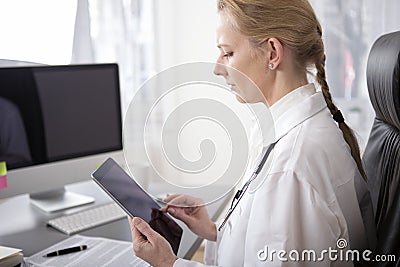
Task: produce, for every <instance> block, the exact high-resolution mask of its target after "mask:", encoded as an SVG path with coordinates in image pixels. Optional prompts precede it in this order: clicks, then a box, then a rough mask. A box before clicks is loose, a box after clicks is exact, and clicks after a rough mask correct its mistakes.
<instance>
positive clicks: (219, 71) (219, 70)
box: [214, 57, 228, 77]
mask: <svg viewBox="0 0 400 267" xmlns="http://www.w3.org/2000/svg"><path fill="white" fill-rule="evenodd" d="M214 74H215V75H217V76H218V75H221V76H223V77H226V76H227V75H228V72H227V70H226V67H225V65H224V64H223V63H222V60H221V57H218V59H217V62H216V63H215V67H214Z"/></svg>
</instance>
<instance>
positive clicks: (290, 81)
mask: <svg viewBox="0 0 400 267" xmlns="http://www.w3.org/2000/svg"><path fill="white" fill-rule="evenodd" d="M285 65H286V64H284V63H283V64H281V65H280V66H279V67H278V68H277V69H276V70H274V71H271V72H270V73H268V75H269V76H270V78H269V81H270V83H269V85H268V88H264V90H262V91H263V94H264V96H265V99H266V100H267V105H268V106H269V107H271V106H272V105H273V104H274V103H276V102H277V101H278V100H279V99H281V98H282V97H284V96H285V95H287V94H288V93H290V92H291V91H293V90H295V89H297V88H299V87H301V86H304V85H306V84H308V80H307V74H306V72H303V71H299V70H296V69H295V68H293V67H291V66H292V65H289V66H285Z"/></svg>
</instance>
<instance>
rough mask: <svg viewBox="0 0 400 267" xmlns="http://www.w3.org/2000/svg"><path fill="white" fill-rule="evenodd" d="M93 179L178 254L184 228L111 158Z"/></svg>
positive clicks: (96, 172)
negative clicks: (166, 241)
mask: <svg viewBox="0 0 400 267" xmlns="http://www.w3.org/2000/svg"><path fill="white" fill-rule="evenodd" d="M92 179H93V180H94V181H95V182H96V183H97V184H98V185H99V186H100V187H101V188H102V189H103V190H104V191H105V192H106V193H107V194H108V195H109V196H110V197H111V198H112V199H113V200H114V201H115V202H116V203H117V204H118V205H119V206H121V208H122V209H123V210H124V211H125V212H126V213H127V214H128V215H129V216H131V217H140V218H142V219H143V220H145V221H146V222H147V223H148V224H149V225H150V226H151V228H153V230H155V231H156V232H158V233H159V234H160V235H162V236H163V237H164V238H165V239H166V240H168V242H169V243H170V244H171V247H172V250H173V251H174V252H175V254H176V253H178V249H179V244H180V242H181V239H182V233H183V230H182V228H181V227H180V226H179V225H178V224H177V223H176V222H175V221H174V219H173V218H172V217H171V216H170V215H168V214H167V213H164V212H162V211H160V208H161V207H160V205H158V203H157V202H156V201H155V200H154V199H153V198H152V197H151V196H150V195H149V194H147V193H146V192H145V191H144V190H143V189H142V188H141V187H140V186H139V185H138V184H137V183H136V182H135V180H133V179H132V178H131V177H130V176H129V175H128V174H127V173H126V172H125V171H124V169H122V168H121V166H119V165H118V163H117V162H115V161H114V160H113V159H112V158H108V159H107V160H106V161H105V162H104V163H103V164H101V165H100V167H99V168H98V169H97V170H96V171H95V172H93V173H92Z"/></svg>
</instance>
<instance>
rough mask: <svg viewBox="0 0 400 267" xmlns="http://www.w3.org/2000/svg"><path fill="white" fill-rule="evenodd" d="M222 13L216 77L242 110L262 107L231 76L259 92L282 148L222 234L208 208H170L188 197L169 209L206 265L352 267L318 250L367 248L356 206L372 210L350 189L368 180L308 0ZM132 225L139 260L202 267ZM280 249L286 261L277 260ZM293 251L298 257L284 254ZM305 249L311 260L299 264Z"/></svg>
mask: <svg viewBox="0 0 400 267" xmlns="http://www.w3.org/2000/svg"><path fill="white" fill-rule="evenodd" d="M218 15H219V23H218V27H217V46H218V48H219V49H220V52H221V53H220V56H219V57H218V60H217V63H219V64H217V65H216V67H215V74H216V75H222V76H223V77H224V78H225V79H226V81H227V83H228V84H230V85H231V87H232V90H234V91H236V92H237V93H239V95H240V96H241V97H242V98H243V99H244V100H245V101H246V102H257V101H259V99H253V97H252V95H249V94H248V92H247V91H246V88H245V87H244V86H241V81H240V80H239V79H238V80H235V77H236V76H235V75H234V74H233V73H232V72H231V71H230V68H234V69H237V70H239V71H240V72H242V73H244V74H245V75H246V76H248V77H249V78H250V79H251V80H252V81H253V82H254V83H255V84H256V85H257V86H258V87H259V89H260V90H261V92H262V94H263V96H264V97H265V99H266V104H267V105H268V106H269V107H270V111H271V113H272V116H273V118H274V121H275V125H276V137H277V140H278V139H280V140H279V141H278V142H277V144H276V145H275V148H274V159H273V162H272V165H271V169H270V170H269V171H268V173H267V172H266V171H265V170H264V172H261V173H260V175H259V177H258V178H256V179H261V180H260V182H259V186H258V188H257V190H253V191H251V190H248V191H247V192H246V193H245V195H244V196H243V198H242V200H241V201H240V203H239V205H238V207H237V208H236V210H234V212H233V213H232V216H231V217H230V218H229V220H228V223H227V224H226V225H225V226H224V227H223V228H222V229H221V231H218V230H217V225H216V224H215V223H214V222H212V221H211V220H210V219H209V217H208V214H207V211H206V209H205V208H204V207H197V208H195V209H193V208H192V209H189V208H186V209H185V208H181V207H178V206H175V205H179V204H182V203H185V201H187V199H186V198H187V197H186V196H176V195H174V196H170V197H168V198H167V199H166V201H168V202H169V205H168V206H167V207H166V210H167V211H168V212H169V213H170V214H171V215H172V216H174V217H176V218H178V219H181V220H182V221H184V222H185V223H186V224H187V225H188V227H189V228H190V229H191V230H192V231H193V232H194V233H195V234H197V235H199V236H200V237H203V238H205V239H207V240H208V242H207V245H206V255H205V263H206V264H209V265H216V266H230V267H231V266H259V265H263V266H264V265H267V266H287V265H289V266H293V265H296V266H352V265H353V263H352V261H351V260H350V261H347V260H336V261H335V260H334V257H329V255H328V254H326V253H325V254H324V252H323V251H324V250H327V251H328V249H332V250H338V249H343V250H344V251H346V250H348V249H364V248H367V247H368V245H369V244H368V243H371V242H372V241H373V240H372V239H373V236H371V237H369V236H368V237H367V235H366V232H367V231H366V226H367V225H366V226H364V224H365V223H363V219H362V213H363V211H364V210H363V209H362V210H360V207H359V203H358V199H360V201H361V200H363V201H366V203H367V206H368V205H369V203H368V194H367V193H366V191H365V187H364V188H362V189H363V191H362V190H361V191H362V192H361V191H359V192H356V191H357V190H358V189H356V186H355V184H358V185H360V186H361V187H362V186H364V184H363V180H362V178H361V179H360V177H361V176H362V177H365V174H364V171H363V168H362V164H361V160H360V154H359V148H358V145H357V142H356V139H355V137H354V135H353V134H352V131H351V130H350V129H349V127H348V126H347V125H346V123H345V122H344V119H343V117H342V115H341V113H340V111H339V110H338V108H337V107H336V106H335V105H334V104H333V101H332V97H331V94H330V92H329V87H328V84H327V82H326V77H325V52H324V45H323V41H322V29H321V26H320V24H319V22H318V20H317V18H316V16H315V14H314V11H313V9H312V7H311V6H310V4H309V3H308V1H307V0H296V1H293V0H219V1H218ZM308 67H315V69H316V75H315V78H316V82H317V83H318V84H319V86H320V88H321V91H322V92H316V89H315V86H314V84H313V83H309V82H308V80H307V73H308V71H307V70H308ZM332 117H333V118H332ZM355 177H356V178H355ZM357 196H358V199H357ZM130 223H131V230H132V239H133V242H134V251H135V253H136V255H138V256H139V257H141V258H143V259H144V260H146V261H148V262H149V263H151V264H152V265H153V266H202V264H200V263H195V262H190V261H186V260H183V259H178V258H177V257H176V256H175V255H174V254H173V253H172V250H171V248H170V246H169V244H168V243H167V242H166V241H165V240H164V239H163V238H162V237H161V236H160V235H158V234H157V233H155V232H154V231H153V230H152V229H151V228H150V227H149V226H148V225H147V224H146V223H145V222H144V221H143V220H141V219H140V218H134V219H133V220H130ZM338 240H341V241H343V240H344V241H345V242H347V241H349V242H350V245H347V246H345V245H346V244H343V243H341V244H340V245H339V244H338V243H337V242H338ZM281 250H282V251H284V252H286V254H284V253H283V254H280V255H278V254H277V253H278V252H279V251H281ZM293 250H296V251H297V252H298V253H299V254H296V253H295V252H294V253H293V254H292V255H289V252H291V251H293ZM304 250H313V251H315V252H316V258H313V255H311V256H309V257H311V258H308V259H307V258H305V259H302V258H301V255H302V251H304ZM272 251H275V252H276V254H275V255H274V254H273V255H271V252H272ZM299 255H300V256H299Z"/></svg>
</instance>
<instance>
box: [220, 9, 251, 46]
mask: <svg viewBox="0 0 400 267" xmlns="http://www.w3.org/2000/svg"><path fill="white" fill-rule="evenodd" d="M216 36H217V46H218V47H224V46H234V45H239V44H241V43H243V42H244V41H246V40H247V38H246V37H245V36H244V35H242V34H240V33H239V32H238V31H237V30H236V29H235V28H234V27H233V25H232V22H231V21H230V19H229V18H228V16H227V15H225V14H223V13H222V12H220V13H219V14H218V20H217V27H216Z"/></svg>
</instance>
